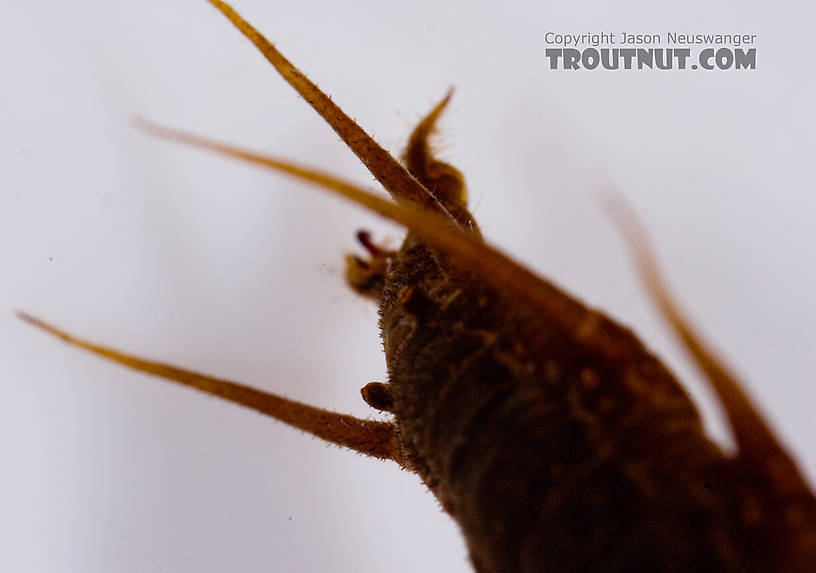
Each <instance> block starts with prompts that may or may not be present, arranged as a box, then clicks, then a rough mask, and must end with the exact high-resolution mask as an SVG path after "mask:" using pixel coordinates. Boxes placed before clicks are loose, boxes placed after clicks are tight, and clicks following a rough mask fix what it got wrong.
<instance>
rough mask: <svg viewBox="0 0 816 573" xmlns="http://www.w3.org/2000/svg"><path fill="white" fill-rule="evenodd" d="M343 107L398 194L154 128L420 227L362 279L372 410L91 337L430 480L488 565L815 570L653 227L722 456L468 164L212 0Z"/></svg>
mask: <svg viewBox="0 0 816 573" xmlns="http://www.w3.org/2000/svg"><path fill="white" fill-rule="evenodd" d="M211 2H212V3H213V4H214V5H215V6H217V7H218V8H219V9H220V10H221V11H222V12H224V14H225V15H227V16H228V17H229V18H230V19H231V20H232V21H233V23H234V24H235V25H236V26H238V28H239V29H241V31H242V32H243V33H244V34H245V35H246V36H247V37H249V38H250V39H251V40H252V41H253V42H254V43H255V45H256V46H257V47H258V48H259V49H260V50H261V51H262V52H263V53H264V55H265V56H266V57H267V58H268V59H269V60H270V62H271V63H272V64H273V65H274V66H275V67H276V68H277V69H278V71H279V72H280V73H281V74H282V75H283V76H284V78H285V79H286V80H287V81H288V82H289V83H290V84H292V86H293V87H295V89H297V90H298V92H299V93H300V94H301V95H302V96H303V97H304V98H305V99H306V100H307V101H308V102H309V103H310V104H311V105H312V106H313V107H314V108H315V109H316V110H317V111H318V112H319V113H320V114H321V115H322V116H323V117H324V118H325V119H326V120H327V122H328V123H329V124H330V125H331V126H332V127H333V128H334V129H335V131H336V132H337V133H338V134H339V135H340V136H341V138H342V139H343V140H344V141H345V142H346V144H347V145H348V146H349V147H350V148H351V149H352V150H353V151H354V152H355V153H356V154H357V155H358V157H360V159H361V160H362V161H363V162H364V163H365V164H366V166H367V167H368V168H369V169H370V171H371V172H372V174H373V175H374V176H375V177H376V178H377V179H378V181H379V182H380V183H381V184H382V185H383V186H384V187H385V188H386V190H388V191H389V193H390V194H391V195H392V197H393V198H394V199H395V202H393V203H392V202H388V201H385V200H383V199H379V198H377V197H375V196H372V195H370V194H368V193H366V192H364V191H361V190H360V189H358V188H357V187H355V186H354V185H351V184H348V183H345V182H343V181H340V180H338V179H336V178H334V177H331V176H329V175H325V174H322V173H319V172H317V171H314V170H311V169H307V168H303V167H299V166H296V165H292V164H290V163H287V162H284V161H280V160H277V159H274V158H270V157H265V156H261V155H259V154H254V153H251V152H246V151H242V150H239V149H236V148H233V147H230V146H226V145H222V144H218V143H215V142H212V141H207V140H203V139H201V138H196V137H194V136H189V135H186V134H182V133H179V132H175V131H171V130H168V129H165V128H161V127H158V126H155V125H151V124H145V127H146V128H147V129H149V130H151V131H152V132H154V133H156V134H158V135H161V136H164V137H167V138H171V139H177V140H180V141H183V142H186V143H191V144H195V145H199V146H202V147H207V148H210V149H213V150H215V151H219V152H222V153H225V154H227V155H232V156H235V157H238V158H241V159H245V160H248V161H251V162H254V163H258V164H264V165H267V166H269V167H271V168H274V169H277V170H280V171H283V172H286V173H288V174H290V175H292V176H295V177H298V178H301V179H305V180H307V181H310V182H312V183H314V184H316V185H317V186H319V187H322V188H324V189H327V190H330V191H334V192H336V193H340V194H342V195H345V196H346V197H348V198H350V199H351V200H353V201H356V202H357V203H360V204H362V205H364V206H367V207H368V208H370V209H372V210H374V211H376V212H378V213H380V214H381V215H383V216H385V217H388V218H390V219H393V220H395V221H398V222H400V223H402V224H403V225H405V226H406V227H407V228H408V229H409V235H408V237H407V238H406V240H405V242H404V243H403V245H402V247H401V248H400V249H399V250H398V251H388V250H385V249H383V248H380V247H378V246H377V245H375V244H373V243H372V242H371V240H370V238H369V237H367V236H365V235H362V236H361V237H360V240H361V242H362V243H363V244H364V246H365V247H366V248H367V249H368V251H369V253H370V258H368V259H366V260H363V259H360V258H355V257H350V258H349V259H348V260H347V262H348V272H347V277H348V280H349V282H350V284H351V285H352V287H353V288H355V289H356V290H357V291H358V292H360V293H362V294H364V295H365V296H368V297H371V298H375V299H377V300H378V301H379V303H380V315H381V327H382V334H383V341H384V344H385V353H386V361H387V364H388V369H389V380H388V381H387V382H385V383H374V384H368V385H366V386H365V387H364V388H363V398H364V399H365V400H366V402H368V403H369V404H370V405H372V406H373V407H375V408H377V409H379V410H384V411H387V412H390V413H391V414H392V415H393V422H371V421H367V420H360V419H357V418H353V417H351V416H344V415H340V414H335V413H333V412H328V411H325V410H321V409H319V408H314V407H311V406H306V405H304V404H299V403H297V402H292V401H289V400H284V399H282V398H280V397H278V396H274V395H270V394H266V393H262V392H259V391H256V390H253V389H251V388H248V387H245V386H242V385H238V384H234V383H231V382H227V381H223V380H215V379H212V378H210V377H207V376H203V375H198V374H194V373H191V372H188V371H184V370H180V369H177V368H174V367H171V366H168V365H163V364H158V363H155V362H151V361H146V360H142V359H139V358H136V357H132V356H128V355H125V354H122V353H120V352H117V351H113V350H109V349H106V348H103V347H101V346H99V345H95V344H92V343H88V342H84V341H82V340H80V339H77V338H75V337H73V336H71V335H68V334H66V333H64V332H62V331H59V330H57V329H55V328H53V327H51V326H49V325H47V324H45V323H43V322H42V321H39V320H37V319H35V318H33V317H30V316H28V315H21V316H23V318H25V319H26V320H29V321H30V322H32V323H34V324H37V325H39V326H41V327H43V328H45V329H46V330H49V331H51V332H52V333H54V334H56V335H58V336H61V337H62V338H64V339H65V340H66V341H68V342H70V343H72V344H75V345H78V346H81V347H84V348H86V349H89V350H91V351H93V352H96V353H98V354H102V355H104V356H107V357H108V358H110V359H112V360H115V361H117V362H120V363H123V364H125V365H128V366H131V367H133V368H135V369H137V370H141V371H144V372H149V373H152V374H155V375H159V376H163V377H165V378H168V379H171V380H174V381H176V382H179V383H182V384H185V385H188V386H192V387H195V388H197V389H200V390H203V391H205V392H209V393H211V394H216V395H219V396H222V397H224V398H225V399H228V400H230V401H233V402H237V403H241V404H243V405H246V406H248V407H251V408H255V409H257V410H260V411H262V412H264V413H267V414H269V415H271V416H273V417H275V418H277V419H279V420H282V421H284V422H286V423H288V424H290V425H293V426H295V427H298V428H300V429H303V430H304V431H307V432H310V433H312V434H314V435H317V436H319V437H321V438H323V439H326V440H328V441H330V442H332V443H336V444H340V445H344V446H347V447H349V448H351V449H354V450H356V451H358V452H361V453H365V454H368V455H371V456H374V457H378V458H382V459H391V460H394V461H395V462H397V463H398V464H399V465H401V466H403V467H405V468H407V469H409V470H411V471H414V472H416V473H417V474H419V475H420V476H421V477H422V479H423V480H424V481H425V483H426V484H427V485H428V487H429V488H430V489H431V490H432V491H433V492H434V494H435V495H436V496H437V498H438V499H439V501H440V503H441V504H442V505H443V507H444V508H445V509H446V510H447V511H448V512H449V513H450V514H451V516H452V517H453V518H454V519H455V520H456V521H457V522H458V523H459V525H460V526H461V528H462V531H463V533H464V535H465V538H466V540H467V543H468V547H469V549H470V552H471V557H472V560H473V563H474V566H475V568H476V569H477V570H478V571H485V572H487V571H490V572H492V571H561V570H569V571H621V570H630V571H695V570H699V571H737V570H739V571H807V570H812V568H813V566H814V563H816V501H814V498H813V495H812V493H811V492H810V490H809V488H808V486H807V485H806V484H805V482H804V480H803V479H802V478H801V477H800V475H799V471H798V470H797V468H796V466H795V464H794V462H793V461H792V460H791V459H790V458H789V456H788V455H787V454H786V453H785V451H784V449H783V448H782V447H781V446H779V444H778V443H777V441H776V439H775V438H774V436H773V434H772V433H771V432H770V431H769V430H768V428H767V427H766V425H765V423H764V422H763V420H762V419H761V417H760V416H759V415H758V414H757V413H756V412H755V410H754V408H753V406H752V405H751V403H750V400H749V399H748V398H747V397H746V396H745V395H744V394H743V392H742V391H741V389H740V386H739V384H738V383H737V382H736V381H735V380H734V379H733V377H732V376H731V375H730V374H729V373H728V372H727V371H726V370H725V369H724V368H722V367H721V366H720V365H719V363H718V362H717V361H716V360H715V359H714V358H713V357H712V356H711V354H710V353H709V352H708V351H707V350H706V349H705V348H704V347H703V346H702V345H701V344H700V343H699V342H698V340H699V339H698V338H697V337H696V336H695V335H694V334H693V333H692V332H691V330H690V328H689V327H688V325H687V324H686V323H685V321H684V319H683V318H682V316H681V315H680V314H679V313H678V311H677V310H676V309H675V307H674V305H673V303H672V301H671V299H670V298H669V297H668V295H667V294H666V290H665V288H664V286H663V285H662V284H661V279H660V277H659V275H658V274H657V272H656V269H655V266H654V263H653V262H652V257H651V254H650V253H649V252H648V248H647V246H646V243H645V239H644V237H643V236H642V234H640V231H638V227H637V225H636V223H635V222H634V221H633V220H632V219H631V218H629V219H624V215H625V214H626V212H625V211H624V212H623V214H620V212H619V215H618V217H619V219H618V220H619V221H621V222H622V223H623V225H622V227H623V230H624V232H625V234H626V236H627V238H628V239H629V241H630V245H631V247H632V249H633V251H634V253H635V255H636V260H637V262H638V264H639V266H640V270H641V272H642V274H643V277H644V279H645V281H646V283H647V285H648V287H649V288H650V290H651V292H652V294H653V296H654V297H655V299H656V301H657V302H658V304H659V306H660V309H661V311H662V312H663V314H664V315H665V317H666V318H667V320H668V321H669V322H670V324H671V325H672V326H673V327H674V329H675V330H676V331H677V333H678V334H679V335H680V337H681V339H682V341H683V343H684V344H685V345H686V347H687V349H688V350H689V351H690V353H691V354H692V356H693V357H694V358H695V360H696V361H697V362H698V364H699V365H700V367H701V369H702V370H703V371H704V372H705V373H706V376H707V377H708V379H709V381H710V382H711V385H712V387H713V388H714V390H715V391H716V393H717V395H718V396H719V399H720V401H721V403H722V405H723V407H724V409H725V410H726V412H727V415H728V419H729V423H730V427H731V430H732V432H733V434H734V438H735V441H736V443H737V446H738V451H737V452H736V453H735V454H734V455H732V456H727V455H725V454H724V453H723V452H722V451H721V450H720V449H719V448H718V447H717V446H715V445H714V444H713V443H711V442H710V441H709V440H708V439H707V437H706V436H705V434H704V433H703V430H702V426H701V424H700V420H699V416H698V415H697V413H696V411H695V409H694V407H693V405H692V404H691V402H690V400H689V399H688V397H687V395H686V393H685V392H684V391H683V390H682V388H681V387H680V386H679V384H678V383H677V382H676V381H675V380H674V379H673V377H672V376H671V374H670V373H669V372H668V371H667V370H666V369H665V368H664V367H663V366H662V365H661V364H660V362H659V361H657V360H656V359H655V358H654V357H653V356H651V355H650V354H649V353H648V352H647V351H646V350H645V349H644V348H643V346H642V345H641V344H640V342H639V341H638V340H637V339H636V338H635V337H634V336H633V335H632V334H631V333H630V332H629V331H627V330H626V329H625V328H623V327H620V326H619V325H617V324H616V323H614V322H612V321H611V320H609V319H608V318H606V317H604V316H603V315H601V314H599V313H597V312H594V311H592V310H591V309H589V308H587V307H585V306H584V305H582V304H581V303H579V302H578V301H576V300H574V299H572V298H571V297H569V296H568V295H566V294H565V293H563V292H560V291H559V290H558V289H556V288H555V287H554V286H552V285H550V284H549V283H547V282H545V281H543V280H541V279H539V278H538V277H536V276H534V275H533V274H532V273H530V272H529V271H527V270H526V269H524V268H522V267H520V266H518V265H517V264H515V263H514V262H513V261H511V260H510V259H508V258H507V257H505V256H503V255H502V254H501V253H499V252H497V251H496V250H494V249H493V248H491V247H489V246H487V245H486V244H485V243H484V242H483V241H482V239H481V236H480V233H479V230H478V227H477V226H476V223H475V221H474V220H473V219H472V217H471V215H470V213H469V211H468V210H467V205H466V193H465V192H464V183H463V179H462V177H461V175H460V174H459V173H458V172H457V171H456V170H455V169H454V168H453V167H451V166H449V165H446V164H444V163H441V162H438V161H436V160H434V158H433V156H432V155H431V153H430V151H429V150H428V148H427V145H426V142H427V138H428V136H429V134H430V132H431V131H432V129H433V124H434V122H435V120H436V118H437V116H438V115H439V114H440V113H441V112H442V110H443V109H444V107H445V104H446V103H447V101H448V97H446V98H445V99H443V100H442V102H440V104H439V105H438V106H437V107H436V108H434V110H432V111H431V113H430V114H429V115H428V116H427V117H426V119H425V120H424V121H423V122H422V123H421V124H420V126H418V128H417V129H416V130H415V132H414V134H413V136H412V137H411V139H410V141H409V145H408V148H407V151H406V153H405V157H404V165H405V167H403V166H402V165H400V164H399V163H397V162H396V161H394V159H393V158H392V157H391V156H390V155H389V154H388V153H387V152H386V151H385V150H383V149H382V148H380V147H379V146H378V145H377V144H376V143H375V142H374V141H373V140H371V139H370V138H369V137H368V136H367V135H366V134H365V133H364V132H362V130H361V129H360V128H359V127H358V126H357V125H356V124H355V123H354V122H353V121H351V120H350V119H349V118H348V117H346V116H345V115H344V114H343V113H342V112H341V111H340V110H339V109H337V108H336V107H334V106H333V104H332V103H331V101H330V100H329V99H328V98H327V97H326V96H324V95H323V94H322V92H320V91H319V90H318V89H317V88H316V86H314V85H313V84H311V83H310V82H309V81H308V80H307V79H306V78H305V77H304V76H302V75H301V74H300V72H299V71H298V70H297V69H296V68H294V67H293V66H292V65H291V64H289V63H288V62H287V61H286V60H285V59H283V57H282V56H281V55H280V54H279V53H278V52H277V51H276V50H275V49H274V48H273V47H272V46H271V45H270V44H269V43H268V42H266V40H265V39H264V38H263V37H262V36H260V35H259V34H258V33H257V32H256V31H255V30H254V29H253V28H251V27H250V26H249V25H248V24H247V23H246V22H244V21H243V20H242V19H241V18H240V17H239V16H238V15H237V14H235V13H234V12H233V11H232V10H231V8H229V7H228V6H227V5H225V4H223V3H222V2H218V1H215V0H211Z"/></svg>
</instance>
